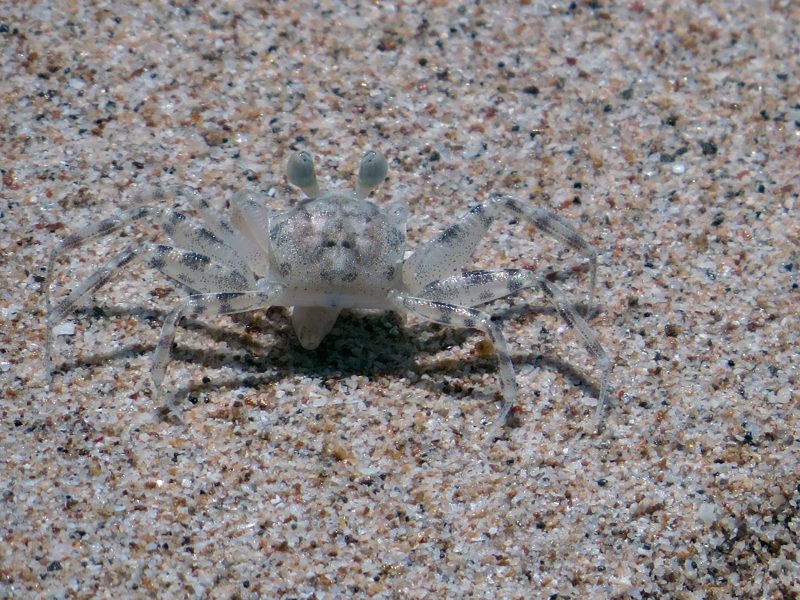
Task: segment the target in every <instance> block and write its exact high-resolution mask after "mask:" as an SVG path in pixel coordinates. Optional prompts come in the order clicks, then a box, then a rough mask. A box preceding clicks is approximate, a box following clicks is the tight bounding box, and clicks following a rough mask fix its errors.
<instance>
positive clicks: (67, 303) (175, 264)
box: [45, 244, 252, 371]
mask: <svg viewBox="0 0 800 600" xmlns="http://www.w3.org/2000/svg"><path fill="white" fill-rule="evenodd" d="M136 261H146V262H148V263H150V265H151V266H153V267H155V268H156V269H158V270H159V271H161V272H162V273H164V274H165V275H167V276H168V277H171V278H172V279H175V280H177V281H180V282H181V283H184V284H185V285H187V286H189V287H190V288H192V289H193V290H196V291H199V292H230V291H238V290H246V289H248V287H250V279H252V275H250V274H242V273H240V272H239V271H236V270H234V269H232V268H231V267H230V266H228V265H224V264H218V263H214V262H212V261H211V259H209V258H208V257H207V256H204V255H202V254H197V253H195V252H188V251H186V250H180V249H178V248H172V247H170V246H162V245H159V244H144V245H142V246H130V247H128V248H125V249H124V250H123V251H122V252H120V253H119V254H117V255H116V256H114V257H113V258H112V259H111V260H109V261H108V262H107V263H106V264H105V265H103V266H102V268H100V269H99V270H97V271H95V272H94V273H92V275H91V276H89V278H88V279H86V280H85V281H84V282H83V283H81V284H80V285H79V286H78V287H77V288H75V289H74V290H73V291H72V293H70V295H69V296H67V298H66V299H65V300H64V301H63V302H61V304H59V305H58V306H57V307H56V308H55V309H54V310H53V312H52V313H51V314H50V317H49V318H48V319H47V333H46V339H45V360H46V362H47V365H48V369H50V371H52V358H51V353H52V347H53V328H54V327H55V326H56V325H58V323H60V322H61V321H63V320H64V319H66V318H67V317H68V316H69V315H71V314H72V313H73V312H75V309H76V308H77V307H78V306H80V305H81V304H83V303H85V302H86V300H87V299H88V298H90V297H91V296H92V295H93V294H94V293H95V292H97V291H98V290H99V289H100V288H102V287H103V286H104V285H105V284H106V283H108V282H109V281H110V280H111V279H112V278H113V277H114V276H115V275H117V274H118V273H119V272H120V271H121V270H122V269H124V268H125V267H127V266H129V265H131V264H132V263H134V262H136Z"/></svg>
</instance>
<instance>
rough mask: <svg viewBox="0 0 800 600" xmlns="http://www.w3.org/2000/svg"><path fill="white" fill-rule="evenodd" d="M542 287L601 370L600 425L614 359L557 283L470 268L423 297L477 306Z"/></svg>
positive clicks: (529, 274) (525, 274) (529, 275)
mask: <svg viewBox="0 0 800 600" xmlns="http://www.w3.org/2000/svg"><path fill="white" fill-rule="evenodd" d="M533 287H535V288H537V289H539V290H540V291H541V292H542V293H543V294H544V296H545V298H547V300H548V301H549V302H550V304H552V305H553V307H554V308H555V309H556V312H558V314H559V315H560V316H561V318H562V319H564V322H566V324H567V325H568V326H569V327H570V328H571V329H572V331H573V332H574V333H575V335H576V336H577V337H578V339H579V340H580V341H581V343H582V344H583V345H584V346H585V347H586V350H587V352H588V353H589V356H590V357H591V358H592V360H593V361H594V364H595V366H596V368H597V369H598V370H599V371H600V373H601V379H600V394H599V397H598V399H597V410H596V411H595V418H594V421H595V423H594V424H595V425H598V424H599V419H600V417H601V415H602V411H603V407H604V405H605V400H606V396H607V395H608V379H609V374H610V373H609V372H610V369H611V361H610V360H609V358H608V355H607V354H606V353H605V351H604V350H603V347H602V346H601V345H600V342H599V341H598V340H597V336H596V335H595V334H594V332H593V331H592V330H591V328H590V327H589V324H588V323H587V322H586V320H585V319H584V318H583V317H581V316H580V314H578V311H577V310H575V307H574V306H573V305H572V303H571V302H570V301H569V300H567V297H566V296H565V295H564V293H563V292H562V291H561V290H560V289H559V288H558V287H557V286H556V285H554V284H553V283H551V282H550V281H548V280H547V279H545V278H544V277H542V276H541V275H537V274H536V273H534V272H532V271H527V270H522V269H505V270H496V271H468V272H466V273H464V274H463V275H457V276H455V277H448V278H447V279H442V280H441V281H435V282H434V283H431V284H430V285H427V286H426V287H425V288H423V289H422V290H421V291H420V293H419V296H420V297H423V298H427V299H429V300H432V301H435V302H441V303H446V304H461V305H466V306H474V305H476V304H482V303H484V302H490V301H492V300H496V299H497V298H502V297H504V296H508V295H509V294H513V293H514V292H517V291H519V290H521V289H524V288H533Z"/></svg>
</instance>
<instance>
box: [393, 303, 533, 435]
mask: <svg viewBox="0 0 800 600" xmlns="http://www.w3.org/2000/svg"><path fill="white" fill-rule="evenodd" d="M389 301H390V302H391V303H392V305H393V309H394V310H398V311H401V312H407V313H411V314H413V315H417V316H419V317H422V318H424V319H427V320H429V321H433V322H434V323H439V324H441V325H449V326H453V327H470V328H475V329H478V330H480V331H483V332H484V333H485V334H486V336H487V337H488V338H489V341H490V342H491V343H492V345H493V346H494V351H495V354H496V355H497V370H498V379H499V380H500V392H501V394H502V396H503V406H502V408H501V409H500V413H499V414H498V415H497V419H496V420H495V422H494V424H493V425H492V427H491V428H490V429H489V432H488V433H487V435H486V439H487V440H488V439H491V438H492V436H494V434H495V432H496V431H497V429H498V428H499V427H501V426H502V425H503V423H505V420H506V417H507V416H508V411H510V410H511V407H512V406H513V404H514V399H515V398H516V395H517V380H516V377H515V376H514V365H513V363H512V362H511V357H510V356H509V353H508V345H507V344H506V339H505V337H504V336H503V332H502V331H500V328H499V327H498V326H497V324H496V323H494V321H492V318H491V315H489V314H488V313H485V312H483V311H482V310H477V309H475V308H470V307H468V306H458V305H455V304H449V303H446V302H436V301H434V300H428V299H426V298H418V297H414V296H409V295H407V294H403V293H402V292H392V293H391V294H390V295H389Z"/></svg>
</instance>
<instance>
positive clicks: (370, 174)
mask: <svg viewBox="0 0 800 600" xmlns="http://www.w3.org/2000/svg"><path fill="white" fill-rule="evenodd" d="M388 172H389V165H387V164H386V159H385V158H383V157H382V156H381V155H380V154H378V153H377V152H372V151H370V152H367V153H366V154H365V155H364V158H362V159H361V168H360V169H359V171H358V183H357V184H356V198H358V199H359V200H363V199H364V198H366V197H367V196H369V193H370V192H371V191H372V190H374V189H375V188H376V187H378V186H379V185H380V184H381V183H383V180H384V179H386V174H387V173H388Z"/></svg>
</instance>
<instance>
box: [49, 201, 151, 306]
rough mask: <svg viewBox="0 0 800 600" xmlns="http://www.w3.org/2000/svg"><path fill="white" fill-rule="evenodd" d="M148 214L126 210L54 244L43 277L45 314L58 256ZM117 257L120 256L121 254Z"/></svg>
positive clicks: (135, 209)
mask: <svg viewBox="0 0 800 600" xmlns="http://www.w3.org/2000/svg"><path fill="white" fill-rule="evenodd" d="M149 212H150V210H149V207H147V206H142V207H139V208H134V209H131V210H126V211H125V212H123V213H121V214H119V215H117V216H114V217H110V218H108V219H104V220H102V221H98V222H97V223H92V224H91V225H88V226H86V227H84V228H83V229H81V230H80V231H76V232H75V233H73V234H72V235H68V236H67V237H65V238H64V239H63V240H61V241H60V242H59V243H58V244H56V247H55V248H53V250H52V252H50V260H48V261H47V272H46V273H45V276H44V292H45V307H46V309H47V312H50V287H51V286H52V283H53V270H54V269H55V264H56V260H57V259H58V257H59V256H61V255H62V254H64V253H65V252H68V251H69V250H75V249H76V248H80V247H81V246H83V245H85V244H89V243H91V242H96V241H97V240H100V239H102V238H104V237H106V236H107V235H110V234H112V233H114V232H115V231H119V230H120V229H122V228H123V227H125V226H126V225H129V224H130V223H133V222H134V221H136V220H138V219H141V218H142V217H144V216H146V215H147V214H149ZM117 256H118V257H119V256H122V254H119V255H117ZM110 264H111V263H109V265H110ZM101 285H102V284H101ZM70 312H71V311H70Z"/></svg>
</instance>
